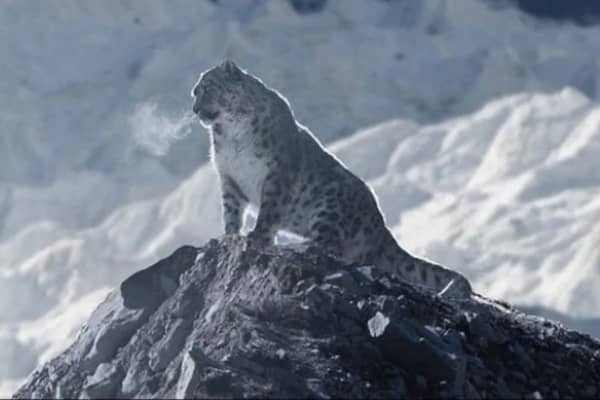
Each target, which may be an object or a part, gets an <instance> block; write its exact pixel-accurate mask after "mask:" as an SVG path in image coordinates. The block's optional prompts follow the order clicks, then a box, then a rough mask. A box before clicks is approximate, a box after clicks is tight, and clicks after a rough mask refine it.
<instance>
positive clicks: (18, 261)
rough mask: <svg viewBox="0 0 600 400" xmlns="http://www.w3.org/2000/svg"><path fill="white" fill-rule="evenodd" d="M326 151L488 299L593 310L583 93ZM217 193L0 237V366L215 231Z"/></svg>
mask: <svg viewBox="0 0 600 400" xmlns="http://www.w3.org/2000/svg"><path fill="white" fill-rule="evenodd" d="M198 129H199V128H198ZM331 148H332V150H333V151H334V152H335V153H336V154H337V155H338V156H339V157H340V159H341V160H343V161H344V162H345V163H346V164H347V165H348V166H349V167H350V168H351V169H352V170H353V171H355V172H356V173H357V174H358V175H360V176H362V177H364V178H365V179H367V180H368V181H369V182H370V183H371V185H372V186H373V188H374V190H375V192H376V193H377V195H378V197H379V200H380V203H381V207H382V209H383V210H384V213H385V215H386V217H387V222H388V223H389V224H390V225H391V226H393V227H394V232H395V233H396V235H397V237H398V239H399V240H400V243H401V244H402V245H403V246H404V247H405V248H407V249H408V250H410V251H411V252H413V253H415V254H416V255H419V256H425V257H428V258H430V259H433V260H435V261H437V262H441V263H444V264H446V265H448V266H452V267H454V268H457V269H459V270H461V271H462V272H463V273H465V274H466V275H467V276H468V277H469V278H470V279H472V281H473V283H474V287H475V289H476V290H477V291H479V292H481V293H484V294H486V295H489V296H492V297H496V298H501V299H506V300H508V301H510V302H513V303H516V304H522V305H527V306H541V307H544V308H547V309H549V310H554V311H559V312H564V313H568V314H569V315H571V316H575V317H598V316H600V314H599V313H598V310H599V309H600V291H599V290H598V288H599V287H600V252H599V251H598V248H599V247H598V244H600V235H599V232H600V230H599V229H600V225H598V221H600V174H599V171H600V169H599V168H597V167H598V165H599V161H598V159H597V155H598V154H600V153H599V150H600V105H599V104H597V103H595V102H592V101H590V100H589V99H588V98H586V97H585V96H584V95H583V94H581V93H580V92H578V91H576V90H573V89H570V88H567V89H564V90H562V91H559V92H556V93H552V94H519V95H514V96H510V97H507V98H502V99H499V100H495V101H493V102H490V103H489V104H487V105H486V106H484V107H483V108H481V109H480V110H477V111H476V112H474V113H471V114H468V115H466V116H463V117H459V118H455V119H452V120H449V121H445V122H441V123H436V124H427V125H419V124H417V123H415V122H409V121H404V120H393V121H390V122H386V123H383V124H381V125H378V126H375V127H373V128H370V129H367V130H364V131H360V132H358V133H357V134H356V135H353V136H351V137H349V138H346V139H342V140H341V141H339V142H337V143H335V144H334V145H332V147H331ZM218 195H219V193H218V188H217V181H216V176H215V173H214V171H213V170H212V168H211V167H210V166H204V167H201V168H200V169H198V170H197V171H196V172H195V173H194V174H193V175H192V176H190V177H189V178H188V179H186V180H184V181H183V182H182V183H181V184H180V185H179V186H178V187H177V188H176V189H175V190H174V191H173V192H171V193H169V194H168V195H166V196H164V197H157V198H155V199H152V200H147V201H142V202H139V203H132V204H129V205H126V206H124V207H122V208H119V209H117V210H116V211H115V212H113V213H112V214H111V215H110V216H109V217H108V218H107V219H106V220H104V221H103V222H102V223H100V224H99V225H97V226H95V227H92V228H88V229H84V230H67V229H63V230H62V231H59V230H57V229H56V226H53V225H51V224H49V223H40V224H37V225H34V226H30V227H29V228H28V229H27V230H25V231H23V232H21V233H20V234H19V235H17V236H15V237H13V238H11V239H9V240H6V241H5V242H4V243H3V244H2V246H0V258H2V259H3V260H9V261H10V262H9V263H8V266H7V267H5V268H4V269H3V270H2V278H0V285H1V286H2V291H1V292H0V293H2V296H3V298H2V301H0V305H1V306H2V309H1V310H0V315H2V316H3V321H2V322H3V327H4V328H5V338H6V339H5V340H6V341H7V343H9V344H10V345H9V346H7V347H4V348H3V349H2V351H4V352H6V354H0V356H1V357H2V360H5V361H6V362H4V363H3V364H4V365H11V363H15V362H19V363H22V364H21V365H20V366H19V367H18V369H16V371H26V370H28V369H31V368H32V367H33V366H34V365H35V364H36V362H37V360H36V357H37V356H41V359H42V360H47V359H48V357H49V356H50V355H51V354H55V352H56V351H58V350H59V349H60V348H62V347H63V346H64V345H66V344H67V343H68V342H69V341H70V340H72V335H73V333H74V332H75V331H76V329H77V328H78V327H79V325H80V323H81V322H82V320H83V319H84V318H85V317H86V315H87V312H89V311H91V309H92V308H93V307H94V306H95V305H96V304H97V302H98V301H99V300H100V299H101V298H102V297H103V296H104V295H105V294H106V293H107V290H108V289H109V288H110V287H112V286H113V285H115V284H116V283H117V282H119V281H120V280H122V279H123V278H125V277H126V276H127V275H128V274H131V273H132V272H133V271H135V270H136V269H137V268H140V267H141V266H144V265H146V264H148V263H151V262H153V261H155V260H157V259H158V258H160V257H163V256H165V255H167V254H169V253H170V252H171V251H172V250H173V249H174V248H176V247H177V246H178V245H180V244H182V243H194V244H196V243H202V242H203V241H205V240H207V239H208V238H210V237H213V236H215V235H218V234H219V233H220V232H221V224H220V217H219V212H218V210H219V199H218ZM34 297H35V298H37V299H39V301H35V302H28V301H24V302H19V303H17V304H15V303H14V299H19V298H25V299H27V298H34ZM49 332H51V334H50V335H49ZM17 346H18V347H17ZM15 348H18V349H20V348H27V352H28V353H31V357H29V358H28V357H21V356H19V357H15V355H14V352H15ZM11 357H12V358H11ZM24 363H26V364H27V365H23V364H24ZM12 365H14V364H12Z"/></svg>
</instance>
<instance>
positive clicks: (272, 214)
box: [248, 172, 289, 246]
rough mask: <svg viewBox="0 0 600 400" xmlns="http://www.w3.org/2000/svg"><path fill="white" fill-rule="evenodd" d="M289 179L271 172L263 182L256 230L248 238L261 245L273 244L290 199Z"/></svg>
mask: <svg viewBox="0 0 600 400" xmlns="http://www.w3.org/2000/svg"><path fill="white" fill-rule="evenodd" d="M287 191H289V179H287V177H286V176H285V175H284V174H281V173H277V172H270V173H269V174H267V176H266V178H265V182H264V184H263V188H262V192H261V199H260V206H259V210H258V216H257V217H256V225H255V227H254V230H253V231H252V232H250V233H249V234H248V238H249V239H251V240H252V241H254V242H255V243H256V244H258V245H261V246H267V245H270V244H273V239H274V238H275V235H276V234H277V230H278V226H279V224H280V222H281V219H282V217H283V213H284V212H285V202H286V200H289V199H288V198H289V195H286V193H287Z"/></svg>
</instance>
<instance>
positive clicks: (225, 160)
mask: <svg viewBox="0 0 600 400" xmlns="http://www.w3.org/2000/svg"><path fill="white" fill-rule="evenodd" d="M214 152H215V153H214V160H215V162H216V164H217V168H218V170H219V172H220V173H221V174H225V175H227V176H229V177H230V178H232V179H233V181H234V182H235V183H236V184H237V185H238V186H239V188H240V189H241V191H242V192H243V194H244V195H245V196H246V198H247V199H248V201H249V202H250V203H251V204H252V205H254V206H259V205H260V198H261V192H262V188H263V184H264V181H265V178H266V176H267V173H268V169H269V168H268V165H267V162H266V160H265V159H264V158H259V157H257V155H256V153H257V152H256V145H255V143H254V141H253V140H252V136H251V135H248V134H240V135H236V136H234V135H223V137H216V138H215V144H214Z"/></svg>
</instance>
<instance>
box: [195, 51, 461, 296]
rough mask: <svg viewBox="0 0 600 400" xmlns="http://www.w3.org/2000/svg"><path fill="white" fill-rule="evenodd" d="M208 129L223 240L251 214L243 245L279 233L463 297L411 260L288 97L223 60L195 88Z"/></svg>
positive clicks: (444, 275)
mask: <svg viewBox="0 0 600 400" xmlns="http://www.w3.org/2000/svg"><path fill="white" fill-rule="evenodd" d="M191 95H192V98H193V100H194V104H193V112H194V113H195V114H196V115H197V116H198V118H199V120H200V122H201V124H202V125H203V126H205V127H206V128H208V131H209V134H210V142H211V159H212V162H213V165H214V166H215V169H216V171H217V174H218V176H219V181H220V186H221V194H222V211H223V215H222V217H223V222H224V227H225V234H239V233H240V230H241V229H242V224H243V214H244V210H245V209H246V207H248V206H249V205H253V206H254V207H255V208H256V209H257V210H258V214H257V218H256V224H255V226H254V229H253V230H252V231H251V232H249V233H248V235H247V236H248V241H249V242H250V243H255V244H257V245H273V240H274V237H275V236H276V234H277V232H278V231H280V230H284V231H288V232H292V233H294V234H296V235H299V236H301V237H302V238H304V239H306V240H307V241H308V242H309V243H310V244H311V246H316V247H318V248H320V249H322V250H323V251H325V252H326V253H328V254H330V255H331V256H333V257H335V258H338V259H340V260H342V261H343V262H346V263H349V264H360V265H373V266H375V267H376V268H379V269H381V270H382V271H385V272H387V273H389V274H393V275H396V276H397V277H399V278H400V279H402V280H404V281H406V282H409V283H411V284H416V285H421V286H425V287H427V288H429V289H431V290H435V291H436V292H437V293H438V294H440V295H447V296H451V297H468V296H470V295H471V293H472V290H471V285H470V283H469V281H468V280H467V279H466V278H465V277H464V276H463V275H461V274H460V273H458V272H455V271H453V270H450V269H446V268H444V267H442V266H440V265H437V264H435V263H433V262H430V261H427V260H424V259H420V258H417V257H414V256H412V255H411V254H409V253H408V252H407V251H405V250H404V249H402V247H400V245H399V244H398V242H397V241H396V239H395V238H394V236H393V234H392V232H391V231H390V230H389V228H388V227H387V225H386V223H385V220H384V216H383V213H382V212H381V209H380V208H379V205H378V202H377V198H376V196H375V194H374V192H373V190H372V189H371V188H370V187H369V185H368V184H367V183H366V182H364V181H363V180H362V179H360V178H358V177H357V176H356V175H355V174H353V173H352V172H350V170H349V169H348V168H347V167H346V166H345V165H344V164H343V163H342V162H341V161H340V160H339V159H337V158H336V157H335V156H334V155H333V154H332V153H330V152H329V151H327V150H326V149H325V147H324V146H323V145H322V144H321V143H320V142H319V140H318V139H317V138H316V137H315V136H314V135H313V134H312V133H311V132H310V131H309V129H308V128H306V127H305V126H303V125H301V124H300V123H299V122H298V121H296V118H295V117H294V113H293V112H292V108H291V106H290V104H289V102H288V101H287V99H286V98H285V97H284V96H283V95H281V94H280V93H279V92H277V91H276V90H274V89H272V88H269V87H268V86H266V85H265V84H264V83H263V82H262V81H261V80H260V79H259V78H258V77H256V76H253V75H252V74H250V73H249V72H247V71H245V70H242V69H241V68H239V67H238V66H237V65H236V64H235V63H234V62H233V61H230V60H226V61H224V62H222V63H221V64H219V65H217V66H215V67H213V68H211V69H209V70H207V71H205V72H203V73H202V74H201V75H200V78H199V79H198V81H197V83H196V84H195V85H194V86H193V89H192V93H191Z"/></svg>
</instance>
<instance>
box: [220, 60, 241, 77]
mask: <svg viewBox="0 0 600 400" xmlns="http://www.w3.org/2000/svg"><path fill="white" fill-rule="evenodd" d="M221 68H223V70H224V71H225V73H226V74H227V75H228V76H229V77H231V78H232V79H235V80H239V79H241V78H242V70H241V69H240V68H239V67H238V66H237V65H235V63H234V62H233V61H231V60H225V61H223V63H222V64H221Z"/></svg>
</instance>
